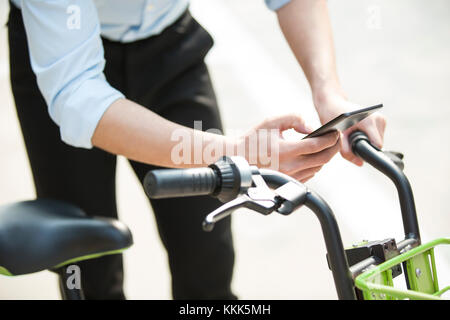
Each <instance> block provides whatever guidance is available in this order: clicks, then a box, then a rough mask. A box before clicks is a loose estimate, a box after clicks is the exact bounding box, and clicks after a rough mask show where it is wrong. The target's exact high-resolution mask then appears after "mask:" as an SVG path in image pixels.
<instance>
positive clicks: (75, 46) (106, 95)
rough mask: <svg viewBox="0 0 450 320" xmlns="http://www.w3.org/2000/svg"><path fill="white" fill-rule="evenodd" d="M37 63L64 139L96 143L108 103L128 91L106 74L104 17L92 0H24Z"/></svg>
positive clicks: (34, 65)
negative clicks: (112, 83)
mask: <svg viewBox="0 0 450 320" xmlns="http://www.w3.org/2000/svg"><path fill="white" fill-rule="evenodd" d="M21 8H22V16H23V20H24V24H25V29H26V33H27V39H28V46H29V52H30V58H31V66H32V68H33V71H34V73H35V74H36V78H37V83H38V86H39V89H40V91H41V93H42V95H43V96H44V98H45V101H46V102H47V106H48V111H49V114H50V117H51V118H52V120H53V121H54V122H55V123H56V124H57V125H58V126H59V128H60V133H61V139H62V140H63V141H64V142H66V143H67V144H69V145H72V146H75V147H83V148H92V143H91V139H92V135H93V134H94V131H95V129H96V127H97V124H98V122H99V121H100V119H101V117H102V116H103V114H104V112H105V111H106V109H107V108H108V107H109V106H110V105H111V104H112V103H113V102H114V101H115V100H117V99H119V98H123V97H124V96H123V94H122V93H120V92H119V91H118V90H116V89H114V88H113V87H111V86H110V85H109V84H108V82H107V81H106V79H105V76H104V74H103V69H104V66H105V59H104V52H103V45H102V41H101V38H100V23H99V19H98V15H97V10H96V8H95V5H94V3H93V1H92V0H22V1H21Z"/></svg>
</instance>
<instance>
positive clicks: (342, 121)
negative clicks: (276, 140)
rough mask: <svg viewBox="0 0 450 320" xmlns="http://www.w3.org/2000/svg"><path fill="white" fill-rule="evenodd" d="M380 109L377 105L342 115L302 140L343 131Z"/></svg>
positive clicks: (380, 105)
mask: <svg viewBox="0 0 450 320" xmlns="http://www.w3.org/2000/svg"><path fill="white" fill-rule="evenodd" d="M382 107H383V105H382V104H377V105H376V106H372V107H368V108H364V109H360V110H355V111H351V112H346V113H343V114H341V115H339V116H337V117H336V118H334V119H333V120H331V121H329V122H327V123H325V124H324V125H323V126H321V127H320V128H319V129H317V130H315V131H313V132H311V133H310V134H308V135H307V136H306V137H304V138H303V139H307V138H314V137H319V136H322V135H324V134H327V133H329V132H331V131H345V130H347V129H348V128H350V127H352V126H354V125H355V124H357V123H358V122H360V121H361V120H363V119H365V118H366V117H368V116H370V115H371V114H372V113H374V112H375V111H377V110H378V109H380V108H382Z"/></svg>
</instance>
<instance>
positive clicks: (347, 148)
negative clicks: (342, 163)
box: [315, 94, 386, 166]
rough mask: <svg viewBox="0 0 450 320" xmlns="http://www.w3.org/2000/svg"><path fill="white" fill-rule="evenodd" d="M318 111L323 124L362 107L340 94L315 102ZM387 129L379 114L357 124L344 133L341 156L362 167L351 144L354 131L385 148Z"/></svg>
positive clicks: (382, 117)
mask: <svg viewBox="0 0 450 320" xmlns="http://www.w3.org/2000/svg"><path fill="white" fill-rule="evenodd" d="M315 104H316V109H317V110H318V112H319V117H320V120H321V122H322V124H324V123H326V122H328V121H330V120H332V119H334V118H335V117H337V116H339V115H340V114H342V113H344V112H348V111H353V110H356V109H360V108H361V107H360V106H359V105H357V104H355V103H352V102H349V101H348V100H347V99H346V98H345V97H344V96H342V95H340V94H331V95H328V96H327V97H326V98H325V99H321V100H320V101H319V102H315ZM385 129H386V118H385V117H384V116H383V115H382V114H380V113H379V112H375V113H373V114H371V115H370V116H369V117H367V118H365V119H364V120H362V121H360V122H359V123H357V124H355V125H354V126H353V127H351V128H349V129H347V130H345V131H344V132H342V137H341V155H342V157H343V158H345V159H347V160H348V161H350V162H352V163H354V164H355V165H357V166H362V165H363V161H362V160H361V159H360V158H359V157H358V156H356V155H355V154H354V153H353V152H352V148H351V145H350V143H349V139H348V137H349V135H350V134H351V133H352V132H354V131H358V130H359V131H363V132H364V133H366V134H367V136H368V137H369V140H370V142H371V143H372V144H373V145H375V146H376V147H378V148H380V149H381V148H382V147H383V139H384V131H385Z"/></svg>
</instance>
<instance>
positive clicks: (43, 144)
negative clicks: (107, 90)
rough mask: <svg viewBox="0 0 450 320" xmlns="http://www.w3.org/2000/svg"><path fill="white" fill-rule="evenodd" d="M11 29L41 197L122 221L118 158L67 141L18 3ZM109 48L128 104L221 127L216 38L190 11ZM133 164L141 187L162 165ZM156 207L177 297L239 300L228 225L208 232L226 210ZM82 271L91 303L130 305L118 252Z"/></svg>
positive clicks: (15, 82) (188, 201) (211, 202)
mask: <svg viewBox="0 0 450 320" xmlns="http://www.w3.org/2000/svg"><path fill="white" fill-rule="evenodd" d="M8 32H9V50H10V71H11V72H10V74H11V87H12V92H13V95H14V100H15V103H16V109H17V115H18V118H19V121H20V125H21V129H22V133H23V138H24V141H25V146H26V149H27V153H28V158H29V161H30V165H31V169H32V173H33V178H34V184H35V188H36V194H37V197H38V198H54V199H60V200H64V201H68V202H70V203H73V204H75V205H77V206H79V207H80V208H82V209H83V210H85V211H86V212H87V214H89V215H97V216H107V217H117V208H116V198H115V170H116V156H115V155H112V154H109V153H107V152H105V151H102V150H100V149H96V148H94V149H92V150H86V149H80V148H74V147H71V146H69V145H67V144H64V143H63V142H62V141H61V139H60V134H59V128H58V127H57V125H56V124H55V123H53V122H52V120H51V119H50V117H49V115H48V112H47V105H46V103H45V101H44V99H43V97H42V95H41V93H40V91H39V89H38V86H37V83H36V77H35V75H34V74H33V72H32V69H31V66H30V58H29V54H28V47H27V40H26V35H25V30H24V25H23V20H22V16H21V12H20V10H19V9H17V8H15V7H14V6H13V5H11V11H10V15H9V22H8ZM103 45H104V50H105V59H106V61H107V62H106V67H105V71H104V72H105V75H106V78H107V80H108V81H109V83H110V84H111V85H112V86H113V87H115V88H117V89H118V90H120V91H121V92H123V93H124V94H125V96H126V97H127V98H129V99H131V100H133V101H135V102H137V103H139V104H141V105H143V106H146V107H148V108H149V109H151V110H153V111H155V112H157V113H158V114H160V115H161V116H163V117H164V118H166V119H169V120H171V121H174V122H177V123H179V124H182V125H185V126H189V127H192V126H193V122H194V120H201V121H203V129H204V130H206V129H208V128H218V129H221V121H220V116H219V111H218V108H217V103H216V98H215V95H214V91H213V88H212V85H211V80H210V77H209V74H208V70H207V68H206V65H205V63H204V57H205V55H206V54H207V52H208V51H209V49H210V48H211V46H212V45H213V41H212V38H211V36H210V35H209V34H208V33H207V32H206V31H205V30H204V29H203V28H202V27H201V26H200V25H199V24H198V23H197V22H196V21H195V20H194V19H193V18H192V17H191V15H190V14H189V12H188V11H187V12H186V13H184V14H183V16H182V17H181V18H180V19H178V20H177V21H176V22H175V23H174V24H173V25H172V26H170V27H169V28H167V29H166V30H165V31H164V32H163V33H162V34H160V35H158V36H154V37H150V38H148V39H145V40H140V41H136V42H133V43H129V44H122V43H118V42H112V41H108V40H106V39H103ZM93 94H95V93H93ZM154 138H155V139H158V137H154ZM155 152H156V151H155ZM130 163H131V166H132V168H133V170H134V172H135V174H136V175H137V177H138V178H139V180H140V181H142V180H143V178H144V175H145V174H146V173H147V171H148V170H150V169H153V168H155V167H152V166H149V165H146V164H142V163H138V162H135V161H130ZM151 205H152V208H153V211H154V214H155V217H156V222H157V225H158V231H159V235H160V237H161V240H162V242H163V244H164V246H165V248H166V250H167V253H168V257H169V265H170V271H171V275H172V294H173V297H174V298H175V299H232V298H235V297H234V295H233V294H232V292H231V289H230V283H231V278H232V272H233V264H234V250H233V243H232V235H231V227H230V224H231V221H230V219H228V220H226V221H223V222H221V223H220V224H218V225H217V228H215V229H214V231H213V232H212V233H206V232H203V231H202V228H201V222H202V220H203V218H204V216H205V215H206V214H207V213H208V212H210V211H212V210H214V209H215V208H217V207H218V206H219V205H220V203H219V202H218V201H217V200H215V199H212V198H209V197H195V198H179V199H170V200H152V201H151ZM124 214H137V213H136V212H125V213H124ZM80 267H81V271H82V276H83V280H82V285H83V287H84V290H85V295H86V297H87V298H88V299H123V298H125V296H124V293H123V270H122V269H123V267H122V256H121V255H112V256H107V257H103V258H99V259H94V260H89V261H85V262H82V263H80ZM151 267H152V266H151V265H149V266H148V268H149V270H151ZM143 285H145V286H147V285H151V284H143Z"/></svg>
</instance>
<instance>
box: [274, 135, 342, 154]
mask: <svg viewBox="0 0 450 320" xmlns="http://www.w3.org/2000/svg"><path fill="white" fill-rule="evenodd" d="M339 137H340V135H339V132H337V131H335V132H330V133H327V134H325V135H323V136H320V137H315V138H308V139H303V140H300V141H282V142H280V143H281V144H282V145H283V146H284V147H285V151H286V152H288V153H293V154H297V155H299V154H304V155H307V154H312V153H318V152H321V151H322V150H325V149H327V148H330V147H332V146H334V145H335V144H336V143H337V142H338V140H339ZM281 147H282V146H281V145H280V151H281V152H282V151H283V149H281Z"/></svg>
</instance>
